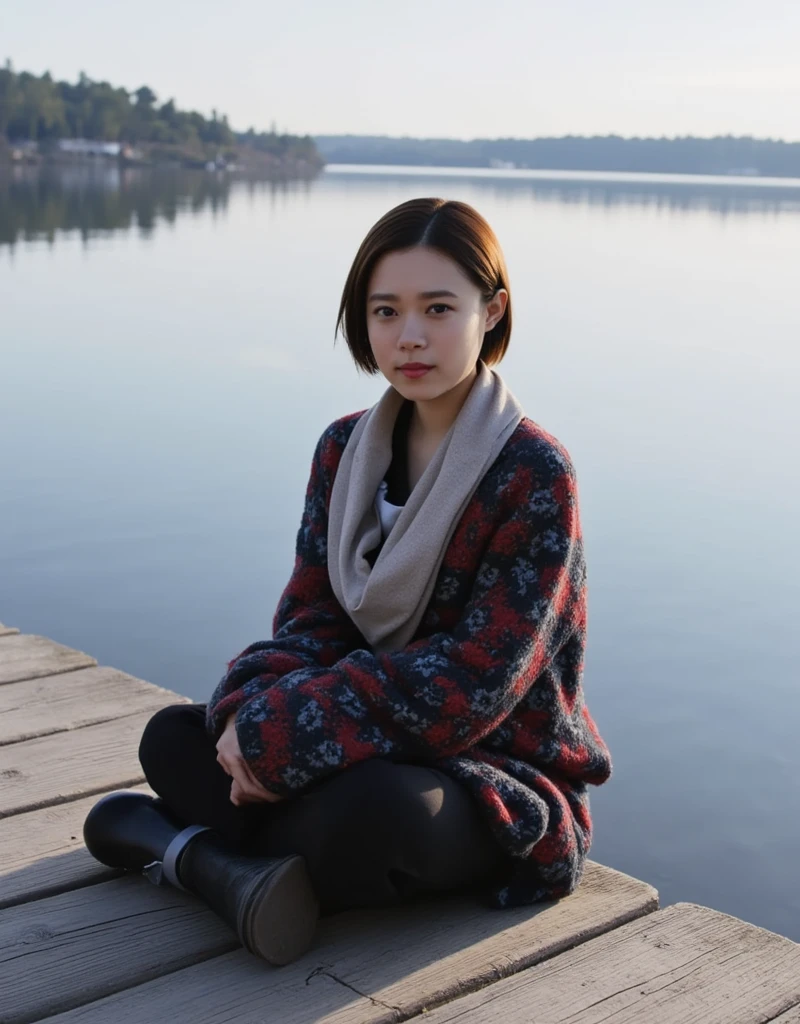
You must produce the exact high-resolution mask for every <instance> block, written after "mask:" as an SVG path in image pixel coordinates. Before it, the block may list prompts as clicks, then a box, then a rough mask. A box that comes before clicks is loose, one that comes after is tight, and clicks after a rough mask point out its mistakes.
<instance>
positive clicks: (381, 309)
mask: <svg viewBox="0 0 800 1024" xmlns="http://www.w3.org/2000/svg"><path fill="white" fill-rule="evenodd" d="M373 312H374V313H375V316H377V317H380V318H381V319H382V320H385V319H386V318H387V317H390V316H391V315H392V314H393V313H394V310H393V309H392V307H391V306H378V308H377V309H376V310H373Z"/></svg>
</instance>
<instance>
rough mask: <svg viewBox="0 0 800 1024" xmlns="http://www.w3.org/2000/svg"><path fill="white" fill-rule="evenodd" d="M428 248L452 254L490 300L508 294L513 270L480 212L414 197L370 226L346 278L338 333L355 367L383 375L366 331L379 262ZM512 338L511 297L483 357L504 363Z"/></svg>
mask: <svg viewBox="0 0 800 1024" xmlns="http://www.w3.org/2000/svg"><path fill="white" fill-rule="evenodd" d="M418 245H424V246H427V247H429V248H431V249H436V250H437V252H440V253H441V254H442V255H443V256H449V257H450V259H451V260H453V261H454V262H455V263H457V264H458V265H459V267H460V268H461V270H462V271H463V272H464V273H465V274H466V275H467V277H468V278H470V280H471V281H472V282H473V283H474V284H475V285H476V286H477V287H478V288H480V290H481V293H482V294H483V297H484V299H485V300H486V301H488V300H489V299H491V297H492V296H493V295H494V294H495V292H496V291H497V290H498V288H505V289H506V290H508V271H507V270H506V261H505V258H504V257H503V251H502V249H501V248H500V243H499V242H498V241H497V236H496V235H495V233H494V231H492V229H491V228H490V227H489V225H488V224H487V222H486V221H485V220H484V219H483V217H481V215H480V214H479V213H478V211H477V210H475V209H474V208H473V207H471V206H469V205H468V204H467V203H459V202H456V201H455V200H450V199H410V200H409V201H408V202H406V203H401V204H400V205H399V206H395V207H394V209H393V210H389V212H388V213H386V214H384V215H383V217H381V219H380V220H379V221H378V222H377V224H375V225H373V227H372V228H370V230H369V232H368V234H367V237H366V238H365V239H364V241H363V242H362V243H361V246H360V248H359V250H358V252H357V253H356V258H355V259H354V260H353V265H352V266H351V267H350V273H349V274H348V275H347V281H346V282H345V286H344V290H343V292H342V300H341V302H340V303H339V318H338V320H337V321H336V331H337V333H338V331H339V330H340V329H341V331H342V334H344V338H345V341H346V342H347V346H348V348H349V349H350V354H351V355H352V357H353V359H354V360H355V363H356V365H357V366H358V367H360V368H361V369H362V370H365V371H366V372H367V373H373V374H374V373H378V372H379V370H378V364H377V363H376V361H375V356H374V355H373V354H372V346H371V345H370V343H369V334H368V332H367V289H368V288H369V282H370V278H371V277H372V273H373V271H374V269H375V266H376V264H377V263H378V260H380V259H381V258H382V257H383V256H385V255H386V254H387V253H390V252H396V251H398V250H402V249H413V248H414V247H415V246H418ZM510 338H511V295H510V293H509V300H508V304H507V306H506V311H505V313H504V314H503V317H502V318H501V319H500V320H499V321H498V322H497V323H496V324H495V325H494V327H493V328H492V329H491V330H490V331H487V332H486V335H485V337H484V339H483V346H482V347H481V352H480V358H481V359H482V360H483V361H484V362H485V363H486V365H487V366H491V365H493V364H494V363H499V362H500V360H501V359H502V358H503V356H504V355H505V353H506V349H507V348H508V343H509V340H510Z"/></svg>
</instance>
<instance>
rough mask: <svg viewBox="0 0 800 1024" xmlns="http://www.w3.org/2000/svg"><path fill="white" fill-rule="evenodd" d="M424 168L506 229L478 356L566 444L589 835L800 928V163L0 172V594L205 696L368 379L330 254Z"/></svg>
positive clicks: (21, 617)
mask: <svg viewBox="0 0 800 1024" xmlns="http://www.w3.org/2000/svg"><path fill="white" fill-rule="evenodd" d="M431 194H438V195H444V196H447V197H451V198H458V199H464V200H466V201H468V202H470V203H473V204H474V205H475V206H477V207H478V208H479V209H480V210H481V211H482V212H483V213H484V214H485V215H486V217H487V218H488V219H489V221H490V222H491V223H492V224H493V226H494V227H495V229H496V231H497V233H498V235H499V236H500V239H501V242H502V243H503V246H504V248H505V251H506V256H507V259H508V262H509V267H510V272H511V282H512V287H513V294H514V302H515V329H514V338H513V340H512V345H511V349H510V351H509V355H508V356H507V358H506V360H505V361H504V363H503V364H502V368H501V372H502V373H503V375H504V377H505V378H506V380H507V381H508V383H509V386H510V387H511V388H512V390H513V391H514V392H515V393H516V395H517V396H518V398H519V399H520V400H521V402H522V404H523V406H524V407H525V409H526V411H527V413H528V415H529V416H531V417H532V418H533V419H534V420H537V421H538V422H540V423H541V424H542V425H543V426H544V427H545V428H546V429H548V430H549V431H551V432H552V433H554V434H556V436H557V437H559V438H560V439H561V441H562V442H563V443H564V444H565V445H566V446H567V448H568V449H569V451H570V452H571V454H572V457H573V459H574V461H575V463H576V466H577V470H578V475H579V481H580V487H581V503H582V516H583V523H584V530H585V535H586V545H587V557H588V561H589V580H590V626H589V646H588V651H587V661H586V677H585V683H586V693H587V699H588V702H589V706H590V708H591V709H592V712H593V714H594V716H595V718H596V720H597V722H598V724H599V726H600V729H601V732H602V733H603V735H604V737H605V738H606V740H607V741H608V743H609V745H610V747H611V750H612V753H613V755H614V760H615V776H614V778H613V780H612V782H611V783H609V784H608V785H607V786H605V787H603V788H602V789H599V790H597V791H596V793H595V795H594V797H593V807H594V815H595V821H596V841H595V846H594V849H593V856H594V857H595V858H596V859H598V860H600V861H603V862H604V863H606V864H609V865H611V866H613V867H616V868H619V869H620V870H622V871H626V872H630V873H632V874H634V875H636V876H638V877H640V878H643V879H646V880H647V881H649V882H651V883H652V884H653V885H655V886H656V887H657V888H658V889H659V890H660V892H661V897H662V903H663V904H668V903H671V902H674V901H677V900H690V901H696V902H700V903H704V904H708V905H711V906H713V907H717V908H719V909H721V910H724V911H727V912H730V913H733V914H736V915H738V916H741V917H744V918H746V919H747V920H750V921H754V922H756V923H758V924H762V925H764V926H766V927H769V928H772V929H775V930H777V931H779V932H782V933H784V934H786V935H789V936H791V937H792V938H794V939H800V887H798V884H797V870H798V848H799V847H800V781H799V780H800V744H798V742H797V728H798V718H799V717H800V690H799V689H798V668H797V666H798V663H800V657H799V656H800V651H798V647H799V646H800V644H799V643H798V634H799V632H800V631H798V627H797V622H798V618H800V584H799V583H798V580H800V572H799V570H800V556H799V555H798V541H797V523H798V521H800V483H799V482H798V473H797V466H798V447H799V446H798V437H799V436H800V430H799V428H800V403H798V401H797V395H798V377H799V374H798V369H800V345H798V341H800V288H798V284H797V282H798V279H799V278H800V183H791V182H790V183H784V184H782V185H780V186H776V187H770V186H765V185H763V184H759V183H758V182H754V183H746V182H727V181H722V182H715V181H712V180H689V181H681V182H674V181H670V180H665V179H650V180H645V179H637V178H632V177H630V176H626V177H625V178H618V179H613V178H608V177H599V178H597V177H596V178H595V179H593V180H588V181H587V180H580V179H576V178H575V177H574V176H564V177H562V178H560V179H559V178H557V177H556V178H554V177H550V178H546V177H545V178H542V177H541V176H532V175H528V176H525V175H514V174H502V173H501V174H494V175H489V174H485V173H484V174H471V173H466V172H457V173H451V174H447V173H437V172H433V171H430V170H425V171H417V172H413V173H409V172H408V171H407V170H406V171H403V172H400V171H387V170H386V169H381V170H372V171H370V170H366V171H364V170H362V171H360V172H356V171H354V170H352V169H350V170H348V169H331V170H329V171H328V172H327V173H326V174H325V175H323V176H322V177H321V178H319V179H317V180H316V181H314V182H311V183H294V184H289V185H270V184H250V185H249V184H247V183H244V182H229V181H227V180H219V179H217V178H216V177H213V176H210V175H203V174H198V175H194V176H192V175H178V174H176V175H157V176H152V177H148V176H146V175H142V174H141V173H138V174H128V175H126V176H123V177H120V176H119V175H118V174H111V173H107V174H93V175H91V176H89V177H87V176H86V175H85V173H78V172H73V173H72V174H69V175H66V176H62V177H61V178H59V179H33V180H30V179H27V178H21V177H18V178H15V179H12V180H8V179H6V180H0V436H2V448H1V449H0V452H1V453H2V454H0V461H1V463H2V474H0V620H2V621H4V622H6V623H9V624H14V625H17V626H19V627H20V628H21V629H22V630H24V631H26V632H34V633H41V634H45V635H47V636H50V637H53V638H54V639H57V640H59V641H61V642H62V643H65V644H68V645H70V646H73V647H78V648H81V649H83V650H86V651H89V652H91V653H92V654H94V655H95V656H96V657H97V658H98V660H99V661H100V662H101V663H105V664H110V665H115V666H117V667H119V668H122V669H125V670H126V671H128V672H130V673H132V674H134V675H137V676H141V677H143V678H145V679H148V680H150V681H151V682H154V683H158V684H161V685H163V686H166V687H170V688H172V689H175V690H178V691H180V692H182V693H185V694H187V695H189V696H190V697H193V698H195V699H204V698H206V697H207V696H208V695H209V693H210V692H211V690H212V688H213V687H214V685H215V684H216V682H217V681H218V679H219V678H220V676H221V674H222V672H223V670H224V666H225V662H226V660H227V659H229V658H230V657H232V656H233V655H234V654H236V653H237V652H238V651H239V650H240V649H241V648H243V647H244V646H245V645H246V644H248V643H250V642H251V641H253V640H255V639H261V638H265V637H269V636H270V635H271V620H272V615H273V612H274V610H275V606H276V603H277V600H278V597H279V595H280V592H281V590H282V588H283V586H284V584H285V583H286V580H287V579H288V576H289V573H290V571H291V567H292V562H293V547H294V540H295V534H296V531H297V527H298V524H299V519H300V514H301V510H302V503H303V494H304V489H305V484H306V480H307V475H308V470H309V467H310V461H311V455H312V451H313V448H314V444H315V442H316V440H317V438H318V436H319V434H320V433H321V431H322V430H323V429H324V427H325V426H326V425H327V424H328V423H329V422H330V421H331V420H333V419H335V418H336V417H338V416H341V415H343V414H344V413H347V412H351V411H355V410H357V409H364V408H366V407H367V406H369V405H371V404H372V403H373V402H374V401H376V400H377V398H378V397H379V396H380V394H381V393H382V391H383V390H384V388H385V386H386V385H385V382H384V381H383V379H382V378H381V379H378V380H375V379H371V378H367V377H365V376H363V375H359V374H358V373H357V372H356V370H355V369H354V368H353V366H352V364H351V362H350V359H349V356H348V354H347V350H346V348H345V347H344V344H343V342H341V341H339V342H338V343H337V344H336V346H334V344H333V323H334V319H335V312H336V307H337V304H338V299H339V293H340V289H341V286H342V283H343V281H344V277H345V274H346V271H347V268H348V265H349V261H350V259H351V258H352V256H353V254H354V251H355V248H356V246H357V245H358V243H359V242H360V240H361V238H362V237H363V235H364V233H365V231H366V230H367V229H368V227H369V226H370V225H371V224H372V223H373V222H374V221H375V219H376V218H377V217H378V216H380V215H381V214H382V213H383V212H384V211H385V210H387V209H388V208H389V207H391V206H393V205H394V204H396V203H398V202H400V201H402V200H404V199H407V198H410V197H412V196H415V195H431Z"/></svg>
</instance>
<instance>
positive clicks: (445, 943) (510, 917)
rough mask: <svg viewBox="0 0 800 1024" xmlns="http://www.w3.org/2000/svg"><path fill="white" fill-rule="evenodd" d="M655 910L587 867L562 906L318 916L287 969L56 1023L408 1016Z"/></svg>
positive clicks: (143, 995)
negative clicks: (312, 936)
mask: <svg viewBox="0 0 800 1024" xmlns="http://www.w3.org/2000/svg"><path fill="white" fill-rule="evenodd" d="M95 888H97V887H95ZM656 906H657V895H656V893H655V890H653V889H652V888H651V887H650V886H648V885H646V884H645V883H644V882H639V881H637V880H636V879H634V878H630V877H628V876H627V875H622V874H620V873H619V872H616V871H612V870H610V869H608V868H603V867H601V866H600V865H597V864H590V865H588V866H587V871H586V874H585V876H584V881H583V883H582V884H581V886H580V888H579V889H578V891H577V892H576V893H574V894H573V895H572V896H569V897H567V898H566V899H564V900H561V901H559V902H558V903H549V904H539V905H538V906H535V907H519V908H515V909H512V910H489V909H486V908H485V907H482V906H480V905H478V904H476V903H475V902H474V901H467V900H463V899H441V900H431V901H429V902H424V903H417V904H416V905H410V906H405V907H396V908H391V909H382V910H374V911H348V912H346V913H343V914H336V915H334V916H332V917H327V918H324V919H323V920H322V921H321V922H320V927H319V931H318V934H317V937H316V940H315V944H314V946H313V947H312V949H311V950H309V952H308V953H307V954H306V955H305V956H304V957H302V958H301V959H300V960H298V961H297V962H296V963H294V964H290V965H288V966H286V967H281V968H271V967H269V966H268V965H266V964H262V963H260V962H259V961H256V960H254V958H253V957H251V956H250V955H249V954H247V953H245V952H244V951H243V950H240V951H239V952H237V953H235V954H233V955H231V956H227V957H222V958H220V959H219V960H213V961H211V962H210V963H205V964H203V966H202V968H195V967H192V968H189V969H187V970H183V971H181V972H179V973H176V974H172V975H170V977H169V978H164V979H161V980H158V981H153V982H150V983H148V984H146V985H142V986H140V987H138V988H136V989H132V990H130V991H124V992H120V993H119V994H118V995H115V996H112V997H110V998H108V999H104V1000H102V1001H100V1002H96V1003H93V1004H91V1005H88V1006H84V1007H82V1008H81V1009H76V1010H73V1011H72V1012H71V1013H67V1014H65V1015H64V1016H63V1017H61V1016H59V1017H58V1018H57V1021H58V1024H78V1022H80V1024H106V1022H107V1021H109V1020H113V1021H115V1022H119V1024H123V1022H124V1024H151V1022H152V1021H153V1020H185V1019H186V1016H185V1014H186V1007H191V1008H192V1009H191V1019H192V1021H193V1022H194V1024H206V1022H211V1021H214V1022H218V1024H221V1022H223V1021H224V1022H228V1024H265V1022H266V1021H270V1022H273V1021H274V1022H276V1024H278V1022H280V1024H305V1022H307V1021H314V1022H316V1024H322V1022H325V1024H378V1022H380V1024H383V1022H389V1021H396V1020H405V1019H406V1018H407V1017H409V1016H411V1015H413V1014H414V1013H417V1012H419V1011H420V1009H422V1008H423V1007H425V1006H431V1005H436V1004H437V1003H441V1002H443V1001H445V1000H447V999H453V998H455V997H456V996H458V995H460V994H461V993H462V992H464V991H470V990H471V989H472V988H475V987H477V986H479V985H483V984H488V983H490V982H492V981H496V980H497V979H498V978H499V977H503V976H505V975H508V974H513V973H514V972H515V971H519V970H522V969H523V968H524V967H526V966H528V964H531V963H536V962H538V961H539V960H541V959H542V958H544V957H547V956H552V955H553V953H555V952H559V951H561V950H563V949H565V948H568V947H569V946H571V945H573V944H575V943H578V942H581V941H584V940H586V939H587V938H589V937H590V936H594V935H598V934H601V933H603V932H604V931H606V930H608V929H610V928H614V927H615V926H616V925H618V924H620V923H621V922H623V921H629V920H631V919H633V918H636V917H638V916H640V915H642V914H647V913H649V912H651V911H652V910H654V909H655V908H656ZM321 979H328V981H333V982H335V983H336V987H335V988H332V987H331V986H330V985H328V984H326V985H322V984H321ZM48 1024H55V1021H53V1022H51V1021H48Z"/></svg>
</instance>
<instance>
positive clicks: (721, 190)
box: [328, 166, 800, 216]
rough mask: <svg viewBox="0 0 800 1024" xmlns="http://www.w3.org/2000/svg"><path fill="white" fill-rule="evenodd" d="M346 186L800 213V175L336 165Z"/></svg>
mask: <svg viewBox="0 0 800 1024" xmlns="http://www.w3.org/2000/svg"><path fill="white" fill-rule="evenodd" d="M328 176H329V177H334V176H335V178H336V180H337V181H339V182H340V183H341V185H342V186H343V187H344V189H345V190H348V189H352V190H353V191H358V192H361V193H363V192H364V191H365V190H367V189H372V190H377V191H384V190H388V189H394V188H395V187H396V185H397V182H398V181H401V180H408V179H409V178H413V180H415V181H418V182H419V183H420V188H419V192H420V194H423V193H425V194H438V193H439V192H441V191H442V188H443V186H442V182H443V181H445V180H447V179H448V178H449V179H451V180H452V179H457V180H458V182H459V183H465V182H469V183H471V184H479V185H480V187H481V192H482V193H484V194H487V193H488V194H493V195H494V196H495V197H496V198H497V199H499V200H502V199H503V198H512V197H513V198H514V199H517V200H518V199H522V198H525V197H526V196H527V197H528V198H529V199H530V200H531V201H532V202H534V203H567V204H571V205H579V204H588V205H590V206H606V207H622V206H636V207H653V208H657V209H659V208H660V209H664V210H667V211H670V212H691V211H695V210H706V211H709V212H711V213H716V214H721V215H722V216H727V215H729V214H748V213H761V214H763V213H800V179H794V178H790V179H786V180H785V181H781V180H780V179H775V178H771V179H768V180H764V179H758V178H754V179H743V178H736V179H730V178H722V177H712V176H710V175H709V176H701V175H655V174H650V175H645V174H641V175H637V174H618V175H612V174H606V173H599V172H598V173H595V174H590V173H585V174H578V173H577V172H570V171H563V172H549V173H547V172H540V171H490V170H483V169H474V168H441V169H440V168H416V167H415V168H400V167H393V168H378V167H375V168H356V167H344V166H341V167H332V168H330V169H329V171H328Z"/></svg>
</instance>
